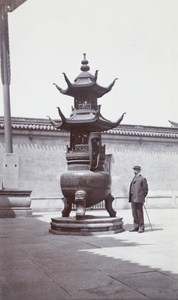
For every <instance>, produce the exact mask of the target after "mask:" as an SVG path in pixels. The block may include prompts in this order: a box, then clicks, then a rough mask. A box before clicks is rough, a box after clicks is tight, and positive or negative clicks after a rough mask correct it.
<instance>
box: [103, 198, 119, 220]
mask: <svg viewBox="0 0 178 300" xmlns="http://www.w3.org/2000/svg"><path fill="white" fill-rule="evenodd" d="M113 200H114V197H113V196H112V195H111V194H110V193H109V195H108V196H107V197H106V199H105V208H106V210H107V212H108V213H109V215H110V217H115V216H116V213H117V212H116V211H115V210H114V209H113V207H112V202H113Z"/></svg>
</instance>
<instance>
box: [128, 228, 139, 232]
mask: <svg viewBox="0 0 178 300" xmlns="http://www.w3.org/2000/svg"><path fill="white" fill-rule="evenodd" d="M134 231H138V228H133V229H131V230H129V232H134Z"/></svg>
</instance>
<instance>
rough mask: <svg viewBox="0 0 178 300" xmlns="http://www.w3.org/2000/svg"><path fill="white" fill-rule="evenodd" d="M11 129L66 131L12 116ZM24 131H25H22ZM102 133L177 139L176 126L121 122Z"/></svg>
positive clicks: (1, 130) (0, 124)
mask: <svg viewBox="0 0 178 300" xmlns="http://www.w3.org/2000/svg"><path fill="white" fill-rule="evenodd" d="M12 130H13V131H14V133H15V131H19V130H20V131H26V130H28V133H29V132H33V133H35V132H41V133H44V132H48V133H56V134H59V135H60V134H61V133H63V134H64V133H66V136H68V134H69V133H68V132H65V131H63V130H57V129H56V128H54V127H53V126H52V124H51V123H50V121H49V120H48V119H42V118H39V119H36V118H23V117H12ZM0 133H1V134H2V133H4V117H1V116H0ZM24 133H25V132H24ZM103 134H104V135H110V136H113V135H117V136H118V135H119V136H135V137H152V138H154V137H156V138H168V139H169V138H171V139H175V140H178V128H177V127H158V126H145V125H129V124H124V125H123V124H121V125H119V126H117V127H116V128H113V129H110V130H108V131H104V132H103Z"/></svg>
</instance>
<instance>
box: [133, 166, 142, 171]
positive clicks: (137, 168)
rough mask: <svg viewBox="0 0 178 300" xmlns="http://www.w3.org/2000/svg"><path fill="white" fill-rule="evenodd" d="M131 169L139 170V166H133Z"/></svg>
mask: <svg viewBox="0 0 178 300" xmlns="http://www.w3.org/2000/svg"><path fill="white" fill-rule="evenodd" d="M132 169H136V170H141V167H140V166H134V167H133V168H132Z"/></svg>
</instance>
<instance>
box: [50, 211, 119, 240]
mask: <svg viewBox="0 0 178 300" xmlns="http://www.w3.org/2000/svg"><path fill="white" fill-rule="evenodd" d="M50 225H51V229H49V232H50V233H53V234H56V235H97V234H113V233H120V232H122V231H124V229H123V221H122V218H117V217H115V218H111V217H105V216H103V217H101V216H98V217H97V216H92V215H85V219H84V220H76V219H75V218H71V217H68V218H65V217H59V218H52V219H51V223H50Z"/></svg>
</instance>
